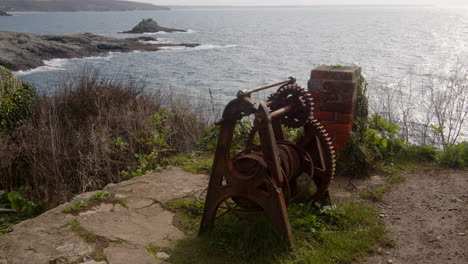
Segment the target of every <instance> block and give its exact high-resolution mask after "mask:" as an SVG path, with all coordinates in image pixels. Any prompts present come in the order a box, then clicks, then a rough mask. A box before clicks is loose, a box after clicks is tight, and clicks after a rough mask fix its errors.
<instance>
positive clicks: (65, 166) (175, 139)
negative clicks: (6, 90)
mask: <svg viewBox="0 0 468 264" xmlns="http://www.w3.org/2000/svg"><path fill="white" fill-rule="evenodd" d="M144 86H145V85H144V83H143V82H137V83H128V82H123V81H119V80H116V79H112V78H105V77H102V76H101V75H100V74H99V72H97V71H95V70H89V69H84V70H83V72H81V73H79V74H77V75H76V76H74V77H69V78H68V79H67V80H64V81H62V82H61V85H60V86H59V88H58V89H57V90H56V92H55V93H54V94H53V95H50V96H42V97H38V98H36V100H35V102H34V105H33V110H32V112H33V113H32V117H31V118H30V119H28V120H26V121H24V122H23V123H22V124H21V126H19V127H18V128H17V129H16V130H15V131H13V132H12V133H10V135H5V134H4V135H0V143H1V144H2V148H1V149H0V189H6V190H11V189H13V188H17V187H20V186H21V187H25V192H26V193H27V194H28V195H29V196H30V197H31V198H33V199H34V200H36V201H42V202H45V204H46V206H47V207H52V206H55V205H57V204H60V203H62V202H64V201H66V200H67V199H68V198H70V197H71V196H73V195H74V194H77V193H81V192H85V191H90V190H96V189H100V188H102V187H104V186H105V185H107V184H108V183H111V182H117V181H120V180H121V172H122V171H123V170H125V169H127V168H128V167H129V166H132V165H134V164H136V163H137V162H138V160H137V159H136V157H135V154H142V155H147V154H149V153H151V152H154V151H155V146H154V144H153V145H152V144H151V140H153V137H154V136H155V130H161V129H164V131H167V132H166V133H159V134H158V135H165V136H166V138H164V139H163V140H165V141H167V143H168V145H169V146H170V149H171V151H172V152H180V151H189V150H191V148H192V147H193V146H194V145H195V142H197V141H198V140H199V138H200V136H201V134H202V133H203V129H204V127H205V124H206V122H205V121H203V120H201V119H200V118H199V115H198V114H197V111H198V109H194V108H193V107H192V105H193V104H190V103H189V102H188V101H187V100H188V99H184V98H182V97H177V96H170V97H169V96H166V97H164V96H163V95H162V94H161V93H160V92H158V91H155V92H146V91H145V89H144V88H145V87H144ZM162 109H166V110H168V112H169V115H167V116H166V118H165V119H164V120H162V123H161V124H159V125H158V126H155V124H154V123H152V122H150V121H149V120H150V119H151V118H152V117H153V116H154V114H155V113H158V111H161V110H162ZM161 126H163V127H161ZM156 134H157V133H156Z"/></svg>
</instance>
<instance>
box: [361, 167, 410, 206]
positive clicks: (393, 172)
mask: <svg viewBox="0 0 468 264" xmlns="http://www.w3.org/2000/svg"><path fill="white" fill-rule="evenodd" d="M405 166H406V165H405ZM409 169H410V170H413V169H414V168H411V166H410V167H409ZM376 172H377V173H379V174H382V175H384V176H386V177H387V180H386V182H385V184H384V185H382V186H379V187H376V188H373V189H371V190H367V191H364V192H362V193H361V194H360V196H361V197H362V198H366V199H370V200H373V201H380V200H382V197H383V195H384V194H385V193H386V192H388V191H390V189H391V188H392V186H393V185H395V184H397V183H400V182H403V181H404V180H405V176H404V175H403V174H402V168H399V167H396V166H393V165H379V166H378V167H377V168H376Z"/></svg>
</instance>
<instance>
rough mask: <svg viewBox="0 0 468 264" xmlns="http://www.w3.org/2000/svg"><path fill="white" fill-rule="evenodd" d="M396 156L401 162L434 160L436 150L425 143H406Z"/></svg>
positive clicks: (435, 158)
mask: <svg viewBox="0 0 468 264" xmlns="http://www.w3.org/2000/svg"><path fill="white" fill-rule="evenodd" d="M398 158H399V159H400V161H401V162H413V161H415V162H435V161H436V160H437V150H436V149H435V148H434V147H431V146H427V145H406V146H404V148H403V150H402V151H401V152H400V154H399V157H398Z"/></svg>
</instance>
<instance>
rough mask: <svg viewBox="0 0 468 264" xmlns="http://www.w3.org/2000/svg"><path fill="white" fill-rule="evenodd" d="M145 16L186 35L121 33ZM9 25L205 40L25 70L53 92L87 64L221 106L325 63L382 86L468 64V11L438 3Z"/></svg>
mask: <svg viewBox="0 0 468 264" xmlns="http://www.w3.org/2000/svg"><path fill="white" fill-rule="evenodd" d="M144 18H153V19H154V20H156V21H157V22H158V23H159V24H160V25H162V26H165V27H171V28H177V29H185V30H187V32H185V33H164V32H161V33H155V34H141V35H127V34H118V32H121V31H125V30H129V29H131V28H132V27H133V26H135V25H136V24H137V23H138V22H139V21H141V20H142V19H144ZM0 30H5V31H17V32H32V33H38V34H77V33H85V32H90V33H94V34H100V35H105V36H112V37H118V38H127V37H134V36H135V37H136V36H153V37H156V38H157V41H156V42H155V43H199V44H200V46H199V47H196V48H181V47H173V48H168V49H165V50H161V51H157V52H133V53H111V54H109V55H107V56H102V57H90V58H81V59H53V60H50V61H45V64H46V66H43V67H39V68H36V69H32V70H28V71H19V72H16V75H18V76H20V78H21V79H23V80H24V81H27V82H31V83H33V84H34V85H35V86H36V87H37V89H38V91H39V92H41V93H49V92H52V91H53V90H54V89H55V87H56V86H57V82H58V80H60V79H61V77H63V76H64V75H67V74H70V73H72V72H76V71H79V70H80V69H83V67H91V68H95V69H99V71H100V72H101V73H104V74H106V75H109V76H118V77H119V78H122V79H125V80H130V81H139V80H143V81H144V82H146V83H147V89H158V90H160V91H162V92H180V93H183V94H185V95H188V96H191V97H193V98H200V96H201V97H206V96H208V95H209V92H210V91H211V93H212V97H213V100H214V101H215V104H216V105H223V104H225V103H226V102H228V101H229V100H231V99H233V98H234V97H235V95H236V92H237V91H238V90H243V89H249V88H254V87H257V86H260V85H264V84H268V83H272V82H276V81H279V80H284V79H286V78H287V77H289V76H294V77H295V78H297V80H298V82H299V84H301V85H303V86H306V84H307V80H308V78H309V76H310V71H311V70H312V69H313V68H315V67H317V66H319V65H323V64H325V65H336V64H340V65H357V66H360V67H362V74H363V75H364V76H365V78H366V79H367V80H368V82H369V90H370V91H372V89H374V87H378V86H382V85H387V86H389V87H391V86H392V85H396V84H398V83H399V82H400V81H401V80H402V79H404V78H405V76H408V74H414V75H420V76H424V75H428V74H437V75H441V74H446V73H447V72H449V70H450V69H451V67H453V66H454V65H455V64H456V63H459V62H460V61H465V62H467V61H468V60H467V59H468V8H466V7H458V8H449V7H434V6H417V7H416V6H316V7H239V8H236V7H211V8H173V9H172V10H170V11H127V12H54V13H14V16H12V17H1V18H0Z"/></svg>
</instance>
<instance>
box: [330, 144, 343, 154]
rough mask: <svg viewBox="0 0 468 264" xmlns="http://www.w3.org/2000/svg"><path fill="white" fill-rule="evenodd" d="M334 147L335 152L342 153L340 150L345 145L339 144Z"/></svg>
mask: <svg viewBox="0 0 468 264" xmlns="http://www.w3.org/2000/svg"><path fill="white" fill-rule="evenodd" d="M332 145H333V147H334V148H335V152H340V150H341V149H342V148H343V147H344V146H345V145H344V144H340V143H337V142H335V143H333V144H332Z"/></svg>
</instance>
